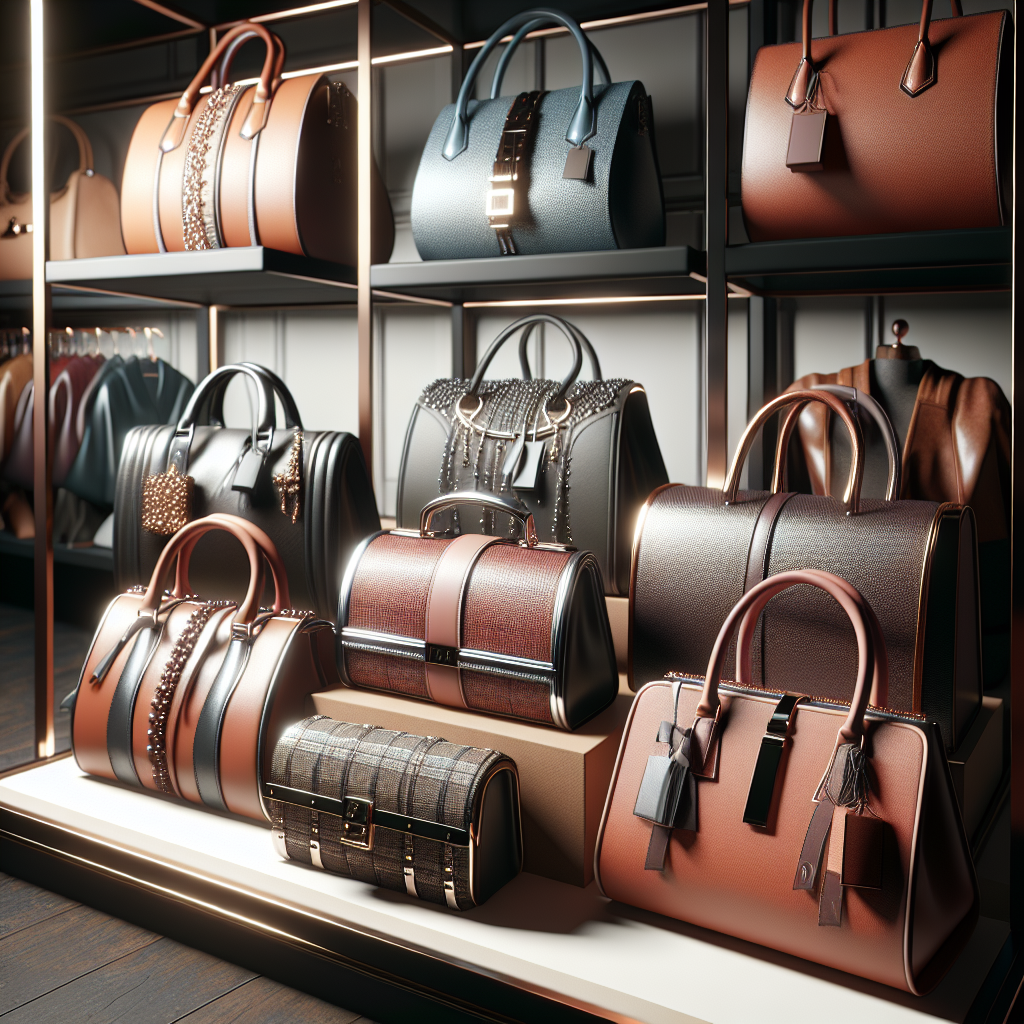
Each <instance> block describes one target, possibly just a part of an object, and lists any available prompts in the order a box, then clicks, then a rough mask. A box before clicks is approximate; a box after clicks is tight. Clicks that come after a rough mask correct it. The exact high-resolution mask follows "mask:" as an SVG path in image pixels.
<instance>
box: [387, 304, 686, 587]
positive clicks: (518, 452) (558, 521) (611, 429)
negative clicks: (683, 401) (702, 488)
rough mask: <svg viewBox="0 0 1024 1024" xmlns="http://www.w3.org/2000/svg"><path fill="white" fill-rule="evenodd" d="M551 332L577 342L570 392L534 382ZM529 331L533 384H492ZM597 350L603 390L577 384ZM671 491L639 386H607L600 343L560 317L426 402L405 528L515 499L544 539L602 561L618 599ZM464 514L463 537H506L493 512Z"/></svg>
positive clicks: (414, 438) (400, 507)
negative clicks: (655, 496)
mask: <svg viewBox="0 0 1024 1024" xmlns="http://www.w3.org/2000/svg"><path fill="white" fill-rule="evenodd" d="M545 323H547V324H552V325H554V326H555V327H557V328H558V329H559V330H560V331H561V332H562V333H563V334H564V335H565V337H566V338H567V340H568V341H569V344H570V345H571V346H572V350H573V365H572V368H571V370H570V371H569V373H568V374H567V375H566V377H565V379H564V380H562V381H561V382H558V381H553V380H533V379H532V375H531V373H530V365H529V362H528V361H527V358H526V343H527V338H528V335H529V332H530V330H531V329H532V328H533V327H534V326H536V325H539V324H545ZM520 329H522V331H523V333H522V336H521V339H520V343H519V361H520V364H521V366H522V371H523V378H524V379H523V380H521V381H520V380H498V381H485V380H484V379H483V378H484V374H485V373H486V372H487V368H488V366H489V365H490V363H491V360H492V359H493V358H494V356H495V354H496V353H497V351H498V349H499V348H500V347H501V346H502V345H503V344H504V343H505V341H506V340H507V339H508V338H510V337H512V336H513V335H514V334H515V333H516V332H517V331H519V330H520ZM584 351H585V352H586V354H587V357H588V358H589V360H590V363H591V366H592V368H593V376H594V380H593V381H577V380H576V378H577V376H578V375H579V372H580V367H581V365H582V358H583V352H584ZM667 481H668V473H667V471H666V469H665V463H664V461H663V459H662V457H661V449H660V448H659V446H658V438H657V435H656V434H655V433H654V425H653V424H652V422H651V413H650V409H649V407H648V405H647V395H646V393H645V392H644V389H643V387H642V386H641V385H640V384H637V383H636V382H635V381H631V380H619V379H616V380H604V379H603V378H602V376H601V366H600V364H599V362H598V360H597V355H596V353H595V352H594V349H593V347H592V346H591V344H590V342H589V341H588V340H587V339H586V337H584V335H583V334H582V333H581V332H580V331H579V329H578V328H576V327H574V326H573V325H572V324H570V323H568V322H567V321H565V320H562V319H561V318H560V317H555V316H549V315H547V314H535V315H532V316H527V317H523V318H522V319H521V320H517V321H516V322H515V323H514V324H512V325H511V326H509V327H507V328H506V329H505V330H504V331H502V333H501V334H500V335H498V337H497V338H496V339H495V341H494V342H493V343H492V345H491V347H490V348H489V349H488V350H487V352H486V354H485V355H484V357H483V359H482V360H481V361H480V364H479V366H478V367H477V370H476V373H475V374H474V376H473V379H472V380H470V381H466V380H445V379H442V380H438V381H435V382H434V383H433V384H431V385H430V386H429V387H428V388H427V389H426V390H425V391H424V392H423V394H422V395H421V396H420V398H419V400H418V401H417V403H416V406H415V408H414V409H413V414H412V418H411V420H410V421H409V428H408V430H407V432H406V436H405V446H404V448H403V451H402V463H401V467H400V469H399V475H398V500H397V522H398V525H399V527H402V528H411V527H415V526H416V525H417V524H418V523H419V516H420V510H421V509H422V508H423V506H424V505H426V504H427V502H428V501H431V500H432V499H433V498H436V497H437V496H438V494H439V493H440V494H447V493H448V492H450V491H454V490H474V491H491V492H492V493H494V494H497V495H500V496H502V497H515V498H516V499H518V501H519V502H520V503H521V505H522V507H523V508H525V509H527V510H528V511H529V512H531V513H532V514H533V517H534V521H535V522H536V524H537V530H538V533H539V534H540V535H541V536H543V537H544V539H546V540H548V539H549V540H551V541H554V542H555V543H558V544H572V545H575V546H576V547H579V548H584V549H586V550H589V551H593V552H594V554H595V555H596V556H597V560H598V563H599V564H600V566H601V573H602V576H603V578H604V581H605V584H606V586H607V587H608V592H609V593H612V594H623V595H625V594H627V593H628V592H629V565H630V549H631V546H632V543H633V530H634V527H635V526H636V518H637V515H638V513H639V512H640V509H641V508H642V506H643V503H644V501H645V500H646V498H647V496H648V494H650V492H651V491H652V490H654V488H656V487H660V486H661V485H662V484H665V483H666V482H667ZM472 511H473V510H467V514H465V515H463V514H462V511H461V510H458V509H457V510H456V512H455V519H456V522H457V524H458V525H459V527H460V528H461V532H463V533H467V532H471V531H472V532H476V531H481V530H482V531H483V532H491V531H492V530H494V529H496V528H497V527H496V526H495V524H494V522H493V516H491V515H490V514H489V513H487V514H485V515H484V516H483V517H480V516H479V515H477V516H476V517H475V518H474V516H473V515H472V514H470V513H471V512H472Z"/></svg>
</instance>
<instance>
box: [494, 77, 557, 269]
mask: <svg viewBox="0 0 1024 1024" xmlns="http://www.w3.org/2000/svg"><path fill="white" fill-rule="evenodd" d="M543 95H544V93H543V91H542V90H540V89H534V90H533V92H521V93H520V94H519V95H518V96H517V97H516V98H515V99H514V100H513V101H512V106H510V107H509V108H508V113H507V114H506V115H505V127H504V128H502V130H501V138H500V139H499V140H498V152H497V154H496V155H495V157H494V168H493V170H492V171H491V177H490V178H489V179H488V180H489V181H490V182H491V186H492V187H491V189H490V191H489V192H488V193H487V222H488V223H489V224H490V225H491V227H492V228H494V234H495V237H496V238H497V239H498V249H499V251H500V252H501V255H502V256H515V255H517V254H518V252H519V250H518V249H516V244H515V242H514V241H513V239H512V230H511V228H512V222H513V220H514V219H515V217H516V199H517V198H518V199H519V204H520V206H521V205H522V204H523V203H524V202H525V201H526V195H525V192H524V190H523V189H522V188H518V189H517V188H516V183H517V182H518V181H519V180H520V176H521V174H522V170H523V167H524V164H523V162H522V161H523V157H524V156H525V154H526V144H527V142H528V141H529V139H530V136H531V135H532V133H533V130H534V126H535V125H536V123H537V108H538V107H539V106H540V101H541V98H542V97H543ZM494 185H497V186H498V187H497V188H494Z"/></svg>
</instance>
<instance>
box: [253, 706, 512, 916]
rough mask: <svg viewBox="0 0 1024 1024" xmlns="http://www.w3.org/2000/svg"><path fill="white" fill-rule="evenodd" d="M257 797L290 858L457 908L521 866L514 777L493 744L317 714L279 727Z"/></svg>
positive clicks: (278, 845)
mask: <svg viewBox="0 0 1024 1024" xmlns="http://www.w3.org/2000/svg"><path fill="white" fill-rule="evenodd" d="M263 795H264V799H265V800H266V803H267V808H268V811H269V814H270V820H271V822H272V824H273V827H274V831H273V842H274V847H275V849H276V850H277V852H278V853H279V854H280V855H281V856H282V857H283V858H284V859H285V860H295V861H299V862H300V863H303V864H311V865H313V866H314V867H317V868H320V869H321V870H324V871H332V872H334V873H335V874H338V875H344V876H345V877H346V878H354V879H357V880H358V881H360V882H368V883H369V884H370V885H372V886H375V887H377V886H380V887H383V888H385V889H394V890H396V891H397V892H404V893H408V895H410V896H416V897H418V898H419V899H421V900H428V901H429V902H431V903H440V904H441V905H442V906H448V907H450V908H451V909H452V910H469V909H470V908H472V907H478V906H479V905H480V904H481V903H483V902H484V901H485V900H487V899H489V898H490V897H491V896H493V895H494V893H495V892H497V890H498V889H500V888H501V887H502V886H503V885H504V884H505V883H506V882H509V881H511V880H512V879H513V878H515V876H516V875H518V874H519V871H520V869H521V868H522V863H523V839H522V831H521V828H520V822H519V775H518V773H517V771H516V765H515V762H514V761H513V760H512V759H511V758H509V757H507V756H506V755H505V754H501V753H499V752H498V751H497V750H485V749H482V748H480V747H466V746H463V745H462V744H459V743H449V742H448V741H447V740H442V739H438V738H437V737H436V736H412V735H410V734H409V733H407V732H397V731H395V730H393V729H378V728H377V727H376V726H372V725H353V724H351V723H349V722H335V721H332V720H331V719H330V718H328V717H327V716H326V715H314V716H313V717H312V718H306V719H304V720H303V721H301V722H296V723H295V725H293V726H292V727H291V728H290V729H288V731H287V732H286V733H285V734H284V735H283V736H282V737H281V739H280V741H279V742H278V744H277V749H276V750H275V751H274V757H273V760H272V761H271V766H270V775H269V776H268V778H267V779H266V781H265V782H264V785H263Z"/></svg>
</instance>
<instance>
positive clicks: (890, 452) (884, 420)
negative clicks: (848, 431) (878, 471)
mask: <svg viewBox="0 0 1024 1024" xmlns="http://www.w3.org/2000/svg"><path fill="white" fill-rule="evenodd" d="M811 390H812V391H827V392H829V394H832V395H835V396H836V398H840V399H842V400H843V401H844V402H845V403H846V404H847V406H848V407H851V408H853V410H854V411H855V412H856V411H857V410H859V409H863V410H864V411H865V412H866V413H867V414H868V415H869V416H870V417H871V418H872V419H873V420H874V421H875V425H876V426H877V427H878V430H879V432H880V433H881V435H882V440H883V441H884V442H885V454H886V456H887V457H888V460H889V475H888V479H887V481H886V487H885V500H886V501H895V500H896V499H897V498H898V497H899V496H900V488H901V487H902V484H903V457H902V456H901V455H900V445H899V441H898V440H897V438H896V431H894V430H893V429H892V423H891V422H890V420H889V417H888V416H886V414H885V410H884V409H883V408H882V407H881V406H880V405H879V404H878V402H876V401H875V400H874V399H873V398H872V397H871V396H870V395H868V394H865V393H864V392H863V391H859V390H858V389H857V388H852V387H848V386H847V385H845V384H812V385H811ZM806 405H807V403H806V402H802V403H800V404H799V405H794V406H792V407H791V408H790V410H789V411H788V412H787V413H786V416H785V419H784V420H783V421H782V429H781V430H780V431H779V440H778V444H777V445H776V446H775V469H774V472H773V475H772V493H778V492H779V491H780V490H782V487H783V480H784V479H785V459H786V452H787V451H788V450H789V442H790V439H791V438H792V436H793V431H794V430H795V429H796V425H797V423H798V422H799V420H800V414H801V413H802V412H803V411H804V408H805V407H806ZM826 429H827V426H826ZM826 443H827V438H826ZM825 493H826V494H828V493H829V491H828V481H827V480H826V481H825Z"/></svg>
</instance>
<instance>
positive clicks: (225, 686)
mask: <svg viewBox="0 0 1024 1024" xmlns="http://www.w3.org/2000/svg"><path fill="white" fill-rule="evenodd" d="M251 650H252V641H251V640H250V639H249V638H248V637H239V636H236V637H232V640H231V643H230V644H229V645H228V649H227V653H226V654H225V655H224V661H223V662H222V663H221V666H220V671H219V672H218V673H217V678H216V679H215V680H214V681H213V686H211V687H210V692H209V693H208V694H207V697H206V700H205V701H204V702H203V710H202V711H200V712H199V721H198V722H197V723H196V734H195V739H194V740H193V741H192V764H193V766H194V771H195V777H196V787H197V788H198V790H199V795H200V797H202V800H203V803H204V804H206V806H207V807H216V808H217V809H218V810H221V811H226V810H227V809H228V806H227V804H226V803H225V802H224V795H223V793H222V792H221V788H220V732H221V727H222V726H223V724H224V712H225V711H226V710H227V706H228V701H229V700H231V695H232V694H233V693H234V692H235V687H236V686H237V685H238V681H239V679H241V677H242V673H243V672H244V671H245V666H246V664H247V663H248V661H249V652H250V651H251Z"/></svg>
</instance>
